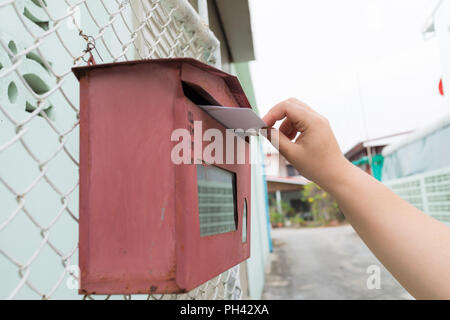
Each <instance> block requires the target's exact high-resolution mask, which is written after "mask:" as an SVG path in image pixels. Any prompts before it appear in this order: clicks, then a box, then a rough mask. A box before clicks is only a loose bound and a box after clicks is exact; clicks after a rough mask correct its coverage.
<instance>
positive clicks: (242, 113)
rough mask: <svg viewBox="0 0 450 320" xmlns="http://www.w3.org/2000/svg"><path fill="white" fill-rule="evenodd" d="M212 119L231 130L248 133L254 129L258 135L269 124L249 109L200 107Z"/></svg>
mask: <svg viewBox="0 0 450 320" xmlns="http://www.w3.org/2000/svg"><path fill="white" fill-rule="evenodd" d="M199 107H200V108H201V109H203V110H204V111H205V112H206V113H208V114H209V115H210V116H211V117H213V118H214V119H216V120H217V121H218V122H220V123H221V124H223V126H224V127H226V128H229V129H243V130H244V131H247V130H249V129H254V130H255V131H256V133H258V132H259V129H262V128H266V127H267V124H266V123H265V122H264V121H262V119H261V118H260V117H259V116H258V115H257V114H256V113H255V111H253V110H252V109H249V108H235V107H223V106H199Z"/></svg>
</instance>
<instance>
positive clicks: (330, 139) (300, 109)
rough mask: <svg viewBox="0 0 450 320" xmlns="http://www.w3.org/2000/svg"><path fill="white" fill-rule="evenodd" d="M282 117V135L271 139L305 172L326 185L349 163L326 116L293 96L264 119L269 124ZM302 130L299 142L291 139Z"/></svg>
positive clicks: (306, 175) (288, 158)
mask: <svg viewBox="0 0 450 320" xmlns="http://www.w3.org/2000/svg"><path fill="white" fill-rule="evenodd" d="M282 119H284V121H283V123H282V124H281V126H280V130H279V131H278V133H279V134H278V137H277V135H276V134H275V135H273V134H272V135H271V137H270V140H271V142H272V144H273V145H274V146H275V147H277V146H278V148H279V151H280V153H281V154H282V155H283V156H284V157H285V158H286V159H287V160H288V161H289V162H290V163H291V164H292V165H293V166H294V167H296V168H297V170H298V171H299V172H300V174H301V175H303V176H304V177H306V178H307V179H309V180H312V181H314V182H316V183H317V184H319V185H320V186H323V187H325V186H326V185H328V184H329V183H331V182H332V181H330V179H335V178H337V177H338V176H337V173H339V172H341V171H342V169H343V168H344V167H346V166H348V164H349V162H348V161H347V160H346V159H345V157H344V156H343V155H342V152H341V150H340V148H339V145H338V143H337V141H336V138H335V136H334V134H333V131H332V130H331V127H330V124H329V122H328V120H327V119H326V118H325V117H323V116H321V115H320V114H318V113H317V112H315V111H314V110H313V109H311V108H310V107H309V106H308V105H306V104H305V103H303V102H301V101H299V100H297V99H294V98H291V99H288V100H285V101H283V102H281V103H279V104H277V105H276V106H274V107H273V108H272V109H270V111H269V112H268V113H267V114H266V115H265V116H264V118H263V120H264V122H265V123H266V124H267V126H268V127H272V126H273V125H274V124H275V122H277V121H278V120H282ZM298 132H300V135H299V136H298V138H297V139H296V140H295V142H293V141H291V140H293V139H294V138H295V137H296V136H297V133H298ZM336 171H338V172H336Z"/></svg>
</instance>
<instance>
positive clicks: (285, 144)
mask: <svg viewBox="0 0 450 320" xmlns="http://www.w3.org/2000/svg"><path fill="white" fill-rule="evenodd" d="M268 130H269V133H268V134H267V135H265V134H263V135H264V136H265V137H266V138H267V139H268V140H269V141H270V143H271V144H272V145H273V146H274V147H275V149H277V150H278V151H280V153H281V154H282V155H283V156H284V157H285V158H286V159H288V160H289V158H290V157H291V155H292V154H293V153H294V152H295V151H296V149H297V148H298V147H299V146H298V145H297V144H295V143H293V142H292V141H291V140H289V138H288V137H286V135H285V134H284V133H283V132H281V131H280V130H277V129H275V128H270V129H268Z"/></svg>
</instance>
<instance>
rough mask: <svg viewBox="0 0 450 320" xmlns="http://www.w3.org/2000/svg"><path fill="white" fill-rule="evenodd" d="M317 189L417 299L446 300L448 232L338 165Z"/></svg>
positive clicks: (361, 174) (354, 169) (449, 274)
mask: <svg viewBox="0 0 450 320" xmlns="http://www.w3.org/2000/svg"><path fill="white" fill-rule="evenodd" d="M329 177H330V179H328V180H325V179H324V181H321V182H320V183H319V184H320V185H321V186H322V187H323V188H324V189H325V190H327V191H328V192H329V193H330V194H331V195H332V196H333V197H334V198H335V199H336V200H337V202H338V203H339V206H340V207H341V209H342V210H343V212H344V213H345V215H346V217H347V219H348V220H349V222H350V223H351V224H352V226H353V227H354V228H355V230H356V231H357V232H358V234H359V235H360V237H361V238H362V239H363V240H364V242H365V243H366V244H367V246H368V247H369V248H370V249H371V250H372V251H373V252H374V254H375V255H376V256H377V257H378V259H379V260H380V261H381V262H382V263H383V264H384V266H385V267H386V268H387V269H388V270H389V271H390V272H391V273H392V274H393V275H394V276H395V277H396V279H397V280H398V281H399V282H400V283H401V284H402V285H403V286H404V287H405V288H406V289H407V290H408V291H409V292H410V293H411V294H412V295H414V296H415V297H416V298H437V299H439V298H446V299H450V228H449V227H447V226H446V225H444V224H442V223H440V222H438V221H437V220H435V219H433V218H431V217H429V216H427V215H426V214H424V213H423V212H421V211H420V210H418V209H416V208H414V207H413V206H411V205H410V204H408V203H407V202H405V201H403V200H402V199H400V198H399V197H398V196H396V195H395V194H394V193H393V192H392V191H390V190H389V189H388V188H387V187H385V186H384V185H383V184H381V183H380V182H378V181H377V180H375V179H374V178H372V177H371V176H369V175H368V174H366V173H365V172H363V171H362V170H361V169H359V168H357V167H355V166H353V165H352V164H351V163H349V162H348V161H346V160H345V161H342V162H341V163H340V164H339V165H337V166H336V167H335V169H334V173H333V174H330V175H329Z"/></svg>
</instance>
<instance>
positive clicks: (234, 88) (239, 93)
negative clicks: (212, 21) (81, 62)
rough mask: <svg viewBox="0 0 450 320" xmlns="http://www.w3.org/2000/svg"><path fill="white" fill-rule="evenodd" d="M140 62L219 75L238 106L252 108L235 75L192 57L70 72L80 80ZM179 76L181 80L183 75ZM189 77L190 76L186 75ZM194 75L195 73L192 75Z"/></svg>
mask: <svg viewBox="0 0 450 320" xmlns="http://www.w3.org/2000/svg"><path fill="white" fill-rule="evenodd" d="M141 64H144V65H145V64H160V65H164V64H172V65H175V66H177V67H178V68H180V72H181V73H183V74H186V73H187V72H185V70H189V69H190V70H193V69H192V68H189V67H193V68H194V69H197V70H202V71H204V72H205V73H208V74H209V75H210V76H213V77H219V78H222V79H223V81H224V82H225V83H226V85H227V87H228V89H229V91H230V92H231V94H232V95H233V97H234V99H235V101H236V102H237V104H238V106H239V107H241V108H250V109H251V108H252V107H251V105H250V103H249V101H248V99H247V96H246V95H245V93H244V90H243V89H242V86H241V84H240V83H239V80H238V78H237V77H236V76H233V75H231V74H229V73H226V72H224V71H222V70H219V69H217V68H215V67H213V66H210V65H208V64H206V63H203V62H201V61H198V60H196V59H193V58H162V59H147V60H132V61H122V62H114V63H103V64H95V65H89V66H80V67H74V68H72V72H73V73H74V74H75V76H76V77H77V79H78V80H80V78H81V77H83V76H84V75H85V74H86V73H88V72H89V71H90V70H95V69H104V68H115V67H117V66H121V65H130V66H131V65H141ZM185 65H187V66H185ZM183 74H182V76H181V78H182V80H186V79H183V77H185V75H183ZM188 77H189V78H190V77H191V76H188ZM194 77H195V75H194Z"/></svg>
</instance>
